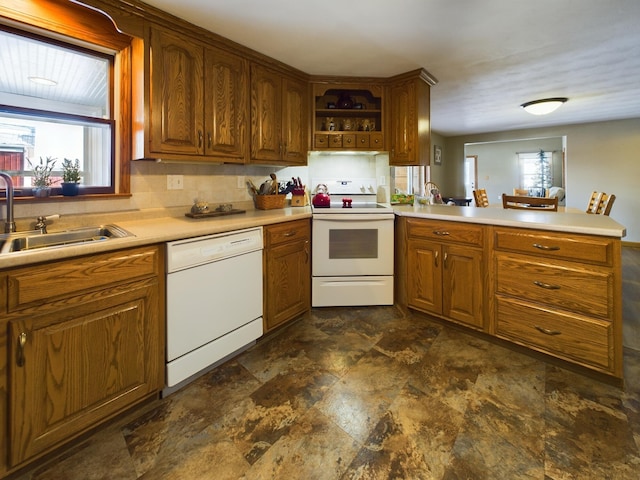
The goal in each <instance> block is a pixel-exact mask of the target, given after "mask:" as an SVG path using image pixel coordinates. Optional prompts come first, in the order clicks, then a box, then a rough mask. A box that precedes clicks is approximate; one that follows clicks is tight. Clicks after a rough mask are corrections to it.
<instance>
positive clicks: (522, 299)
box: [395, 205, 626, 381]
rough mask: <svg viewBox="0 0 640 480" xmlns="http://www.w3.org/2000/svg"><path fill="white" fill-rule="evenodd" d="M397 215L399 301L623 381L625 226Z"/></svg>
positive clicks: (453, 214)
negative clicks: (623, 259)
mask: <svg viewBox="0 0 640 480" xmlns="http://www.w3.org/2000/svg"><path fill="white" fill-rule="evenodd" d="M395 213H396V215H397V217H398V221H397V222H396V245H397V248H396V250H397V251H396V273H397V277H396V278H398V279H399V280H398V282H397V283H396V299H395V301H396V303H397V304H400V305H405V306H408V307H409V308H412V309H415V310H419V311H422V312H425V313H428V314H431V315H435V316H437V317H440V318H443V319H445V320H448V321H452V322H456V323H459V324H461V325H464V326H465V327H469V328H472V329H475V330H478V331H481V332H483V333H486V334H488V335H491V336H495V337H498V338H501V339H504V340H507V341H509V342H511V343H515V344H518V345H522V346H524V347H526V348H529V349H532V350H535V351H538V352H542V353H545V354H548V355H551V356H553V357H557V358H561V359H563V360H566V361H569V362H571V363H574V364H577V365H580V366H582V367H585V368H587V369H589V370H591V371H594V372H598V373H602V374H605V375H607V376H611V377H614V378H616V379H619V380H620V381H621V380H622V269H621V238H622V237H624V236H625V233H626V232H625V228H624V227H623V226H621V225H619V224H618V223H617V222H615V221H614V220H612V219H611V218H609V217H607V216H603V215H588V214H585V213H564V212H540V211H535V212H528V211H523V210H503V209H499V208H469V207H455V206H442V205H434V206H425V207H419V206H415V207H414V206H402V207H398V208H396V209H395Z"/></svg>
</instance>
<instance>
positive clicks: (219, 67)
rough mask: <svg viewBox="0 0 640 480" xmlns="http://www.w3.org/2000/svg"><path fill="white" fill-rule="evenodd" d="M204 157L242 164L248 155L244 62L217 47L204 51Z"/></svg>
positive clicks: (247, 103)
mask: <svg viewBox="0 0 640 480" xmlns="http://www.w3.org/2000/svg"><path fill="white" fill-rule="evenodd" d="M204 68H205V76H204V78H205V154H206V155H212V156H221V157H224V161H225V162H234V163H244V162H245V159H246V158H247V153H248V140H249V137H248V134H247V122H248V118H249V73H248V65H247V61H246V60H245V59H243V58H241V57H239V56H237V55H233V54H232V53H228V52H226V51H224V50H220V49H217V48H207V49H206V50H205V64H204Z"/></svg>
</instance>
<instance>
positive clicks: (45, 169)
mask: <svg viewBox="0 0 640 480" xmlns="http://www.w3.org/2000/svg"><path fill="white" fill-rule="evenodd" d="M27 162H29V166H30V167H31V170H32V171H33V186H34V187H37V188H46V187H50V186H51V184H52V183H53V181H52V180H51V171H52V170H53V167H55V165H56V159H55V158H51V157H47V159H46V160H42V157H40V163H37V164H35V166H34V164H33V163H31V160H29V159H28V158H27Z"/></svg>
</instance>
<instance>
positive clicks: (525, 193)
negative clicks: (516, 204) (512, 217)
mask: <svg viewBox="0 0 640 480" xmlns="http://www.w3.org/2000/svg"><path fill="white" fill-rule="evenodd" d="M513 194H514V195H520V196H523V197H528V196H529V190H528V189H527V188H514V189H513Z"/></svg>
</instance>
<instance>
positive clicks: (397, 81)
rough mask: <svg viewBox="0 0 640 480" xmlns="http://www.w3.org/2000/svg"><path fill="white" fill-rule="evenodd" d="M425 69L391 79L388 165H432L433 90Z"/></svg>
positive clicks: (431, 79)
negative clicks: (431, 112)
mask: <svg viewBox="0 0 640 480" xmlns="http://www.w3.org/2000/svg"><path fill="white" fill-rule="evenodd" d="M434 84H435V80H434V79H433V78H432V77H431V76H430V75H429V74H428V73H427V71H426V70H424V69H420V70H416V71H413V72H409V73H406V74H403V75H399V76H397V77H393V78H392V79H391V80H390V86H389V129H388V132H389V137H390V142H389V144H390V145H389V165H392V166H394V165H395V166H403V165H408V166H415V165H429V163H430V159H431V124H430V89H431V85H434Z"/></svg>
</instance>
